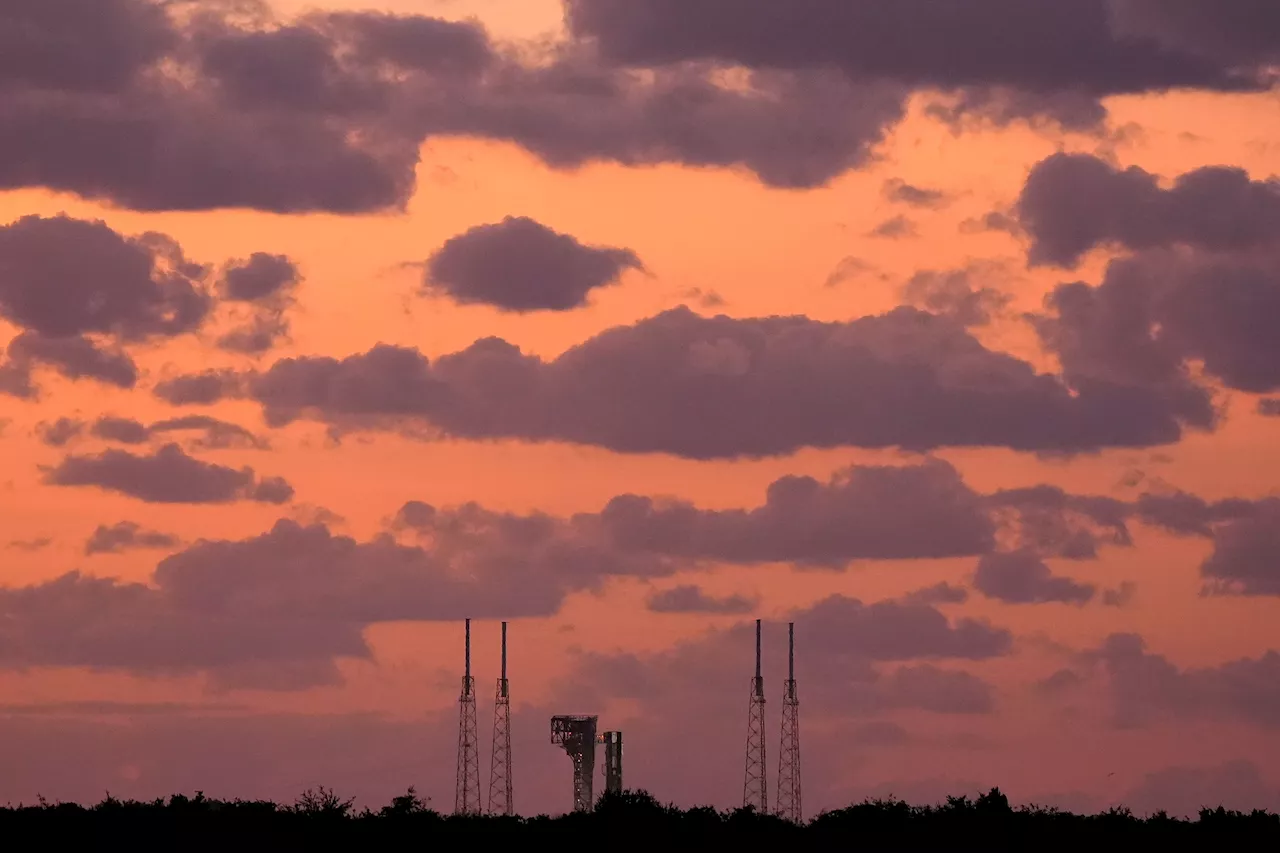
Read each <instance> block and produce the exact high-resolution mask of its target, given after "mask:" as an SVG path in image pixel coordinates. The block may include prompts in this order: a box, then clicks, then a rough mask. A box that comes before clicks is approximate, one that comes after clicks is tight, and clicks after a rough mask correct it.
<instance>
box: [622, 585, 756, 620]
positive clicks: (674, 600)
mask: <svg viewBox="0 0 1280 853" xmlns="http://www.w3.org/2000/svg"><path fill="white" fill-rule="evenodd" d="M759 603H760V602H759V599H757V598H748V597H746V596H743V595H730V596H725V597H724V598H716V597H714V596H710V595H707V594H706V593H705V592H703V591H702V589H701V587H697V586H692V585H688V586H676V587H672V588H671V589H667V590H663V591H662V592H656V593H654V594H653V595H651V596H649V600H648V602H647V603H646V606H647V607H648V608H649V609H650V610H652V611H653V612H654V613H716V614H729V615H738V614H743V613H750V612H751V611H752V610H754V609H755V608H756V606H757V605H758V604H759Z"/></svg>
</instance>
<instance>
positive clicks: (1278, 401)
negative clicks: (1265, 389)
mask: <svg viewBox="0 0 1280 853" xmlns="http://www.w3.org/2000/svg"><path fill="white" fill-rule="evenodd" d="M1258 414H1260V415H1262V416H1263V417H1264V418H1280V397H1263V398H1262V399H1261V400H1259V401H1258Z"/></svg>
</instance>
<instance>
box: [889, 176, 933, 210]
mask: <svg viewBox="0 0 1280 853" xmlns="http://www.w3.org/2000/svg"><path fill="white" fill-rule="evenodd" d="M882 192H883V193H884V196H885V198H887V199H889V200H890V201H896V202H899V203H901V204H906V205H910V206H911V207H924V208H938V207H942V206H943V205H945V204H946V202H947V200H948V197H947V194H946V193H945V192H943V191H942V190H935V189H931V188H929V187H917V186H914V185H913V184H909V183H907V182H906V181H904V180H902V179H901V178H890V179H889V180H887V181H885V182H884V187H883V188H882Z"/></svg>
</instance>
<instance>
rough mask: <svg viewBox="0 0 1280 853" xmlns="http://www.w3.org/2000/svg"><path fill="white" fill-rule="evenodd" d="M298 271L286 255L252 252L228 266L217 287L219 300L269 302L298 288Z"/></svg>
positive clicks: (299, 277)
mask: <svg viewBox="0 0 1280 853" xmlns="http://www.w3.org/2000/svg"><path fill="white" fill-rule="evenodd" d="M299 281H301V275H300V273H299V272H298V267H297V266H296V265H295V264H294V263H293V261H291V260H290V259H289V258H288V257H287V256H285V255H269V254H267V253H265V252H255V253H254V254H253V255H250V256H249V259H248V260H245V261H236V262H234V263H232V264H230V265H228V266H227V268H226V269H225V270H223V273H222V280H221V282H220V284H219V286H220V288H221V291H222V297H223V298H224V299H228V300H231V301H233V302H268V301H272V300H275V299H279V298H281V297H282V296H285V295H286V294H287V293H288V291H289V290H290V289H292V288H294V287H296V286H297V285H298V282H299Z"/></svg>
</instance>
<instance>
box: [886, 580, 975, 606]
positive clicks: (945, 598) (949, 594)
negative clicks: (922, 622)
mask: <svg viewBox="0 0 1280 853" xmlns="http://www.w3.org/2000/svg"><path fill="white" fill-rule="evenodd" d="M902 600H903V602H905V603H907V604H963V603H964V602H966V601H968V600H969V591H968V590H967V589H965V588H964V587H960V586H953V585H951V584H949V583H947V582H946V581H941V582H939V583H936V584H934V585H933V586H927V587H924V588H923V589H917V590H915V591H914V592H909V593H907V594H906V595H904V596H903V597H902Z"/></svg>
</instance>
